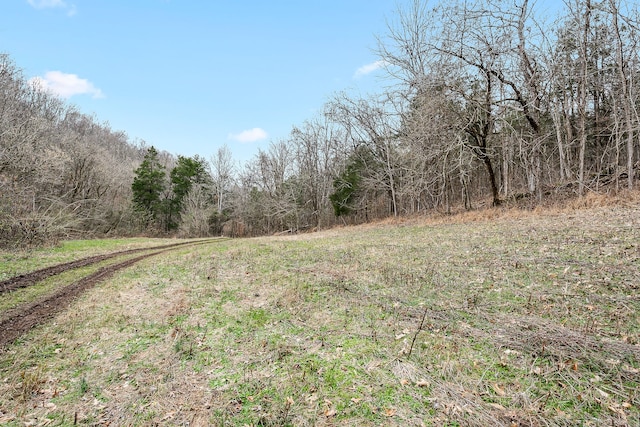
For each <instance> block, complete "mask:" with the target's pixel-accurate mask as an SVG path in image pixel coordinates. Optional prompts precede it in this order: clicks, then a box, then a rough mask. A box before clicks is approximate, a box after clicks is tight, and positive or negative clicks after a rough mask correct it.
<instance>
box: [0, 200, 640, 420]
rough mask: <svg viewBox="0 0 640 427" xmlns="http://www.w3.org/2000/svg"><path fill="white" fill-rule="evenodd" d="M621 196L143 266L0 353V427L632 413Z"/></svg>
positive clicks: (318, 236)
mask: <svg viewBox="0 0 640 427" xmlns="http://www.w3.org/2000/svg"><path fill="white" fill-rule="evenodd" d="M629 200H631V201H623V200H622V199H621V200H620V201H619V202H615V203H604V202H603V201H602V200H600V199H598V198H596V199H593V200H591V201H586V200H585V201H583V203H585V204H584V205H583V206H582V207H580V208H579V207H576V206H564V207H561V208H560V207H552V208H547V209H545V210H536V211H531V210H511V211H509V210H504V209H494V210H491V211H488V212H484V213H478V212H476V213H468V214H465V216H461V217H458V218H457V219H454V218H449V217H447V218H444V217H442V218H430V219H424V218H414V219H411V220H405V221H401V222H395V221H394V222H386V223H380V224H376V225H375V226H371V225H368V226H359V227H351V228H342V229H334V230H326V231H322V232H319V233H314V234H309V235H298V236H278V237H269V238H259V239H247V240H234V241H226V242H220V243H219V244H216V245H210V246H200V247H197V248H191V249H189V250H186V249H184V250H181V251H179V252H175V253H172V254H168V255H164V256H163V257H162V258H158V259H154V260H150V261H145V262H144V263H141V264H139V265H138V266H137V267H134V268H132V269H130V270H129V271H128V272H125V273H121V274H119V275H118V276H116V277H114V278H113V279H111V280H109V281H108V282H106V283H104V284H103V285H102V286H99V287H98V288H96V289H94V290H93V291H91V292H90V293H88V294H86V295H85V296H84V297H83V298H82V299H81V300H80V301H78V303H77V304H76V305H75V306H74V307H73V308H72V309H71V310H69V311H68V312H67V313H65V314H63V315H60V316H58V317H57V318H56V319H55V320H54V321H53V322H52V323H50V324H49V325H47V326H44V327H41V328H39V329H38V330H36V331H34V332H33V333H31V334H30V335H29V336H27V337H25V338H24V339H23V340H21V341H20V342H19V343H17V344H16V345H14V346H12V347H10V348H9V349H8V350H7V351H6V352H5V353H4V354H1V355H0V423H3V424H6V425H16V426H17V425H25V424H27V425H73V424H74V423H77V424H84V425H96V424H106V423H111V424H112V425H153V424H156V425H186V424H187V423H188V424H189V425H192V426H193V425H220V426H227V425H239V426H244V425H254V426H258V425H262V426H269V425H272V426H276V425H296V426H311V425H319V426H322V425H348V426H356V425H357V426H360V425H365V426H366V425H371V426H373V425H392V426H393V425H397V426H412V425H413V426H422V425H432V426H441V425H448V426H455V425H465V426H486V425H497V426H570V425H586V426H588V425H593V426H599V425H608V426H610V425H613V426H627V425H629V426H632V425H638V424H640V406H639V405H640V396H639V395H638V391H637V390H638V389H640V346H639V345H638V343H639V342H640V319H639V315H638V313H640V298H638V293H637V289H638V286H639V285H638V284H639V283H640V245H639V244H638V242H640V205H639V204H638V200H637V199H634V198H630V199H629ZM609 202H611V200H609ZM584 206H588V208H585V207H584ZM420 325H422V327H420Z"/></svg>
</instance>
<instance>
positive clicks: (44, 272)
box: [0, 239, 220, 295]
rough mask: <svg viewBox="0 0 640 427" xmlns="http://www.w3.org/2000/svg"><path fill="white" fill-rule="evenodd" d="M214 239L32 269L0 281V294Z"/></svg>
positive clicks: (93, 257) (99, 256) (154, 247)
mask: <svg viewBox="0 0 640 427" xmlns="http://www.w3.org/2000/svg"><path fill="white" fill-rule="evenodd" d="M214 240H216V241H217V240H220V239H209V240H202V241H198V242H180V243H171V244H169V245H161V246H151V247H145V248H137V249H127V250H124V251H117V252H111V253H108V254H103V255H94V256H90V257H87V258H82V259H79V260H75V261H70V262H65V263H62V264H56V265H52V266H50V267H46V268H42V269H40V270H36V271H32V272H30V273H25V274H20V275H17V276H14V277H11V278H9V279H7V280H3V281H2V282H0V295H2V294H3V293H5V292H11V291H15V290H16V289H21V288H26V287H29V286H31V285H33V284H35V283H37V282H39V281H41V280H44V279H46V278H48V277H51V276H55V275H58V274H61V273H64V272H65V271H69V270H74V269H76V268H82V267H86V266H89V265H92V264H96V263H99V262H102V261H105V260H108V259H111V258H116V257H119V256H122V255H128V254H134V253H138V252H144V251H152V250H157V249H169V248H174V247H179V246H184V245H193V244H197V243H208V242H210V241H214Z"/></svg>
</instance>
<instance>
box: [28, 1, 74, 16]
mask: <svg viewBox="0 0 640 427" xmlns="http://www.w3.org/2000/svg"><path fill="white" fill-rule="evenodd" d="M27 2H28V3H29V4H30V5H31V6H33V7H35V8H36V9H53V8H60V9H66V10H67V15H69V16H73V15H75V14H76V6H75V5H74V4H68V3H67V2H65V1H64V0H27Z"/></svg>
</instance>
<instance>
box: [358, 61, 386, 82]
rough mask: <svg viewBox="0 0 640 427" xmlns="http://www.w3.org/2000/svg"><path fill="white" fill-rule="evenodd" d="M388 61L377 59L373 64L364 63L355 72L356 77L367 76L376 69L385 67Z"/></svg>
mask: <svg viewBox="0 0 640 427" xmlns="http://www.w3.org/2000/svg"><path fill="white" fill-rule="evenodd" d="M386 64H387V63H386V62H385V61H376V62H372V63H371V64H367V65H363V66H362V67H360V68H358V69H357V70H356V72H355V73H354V74H353V78H354V79H359V78H360V77H363V76H366V75H367V74H371V73H373V72H374V71H376V70H378V69H380V68H382V67H384V66H385V65H386Z"/></svg>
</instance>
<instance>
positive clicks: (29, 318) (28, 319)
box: [0, 239, 219, 349]
mask: <svg viewBox="0 0 640 427" xmlns="http://www.w3.org/2000/svg"><path fill="white" fill-rule="evenodd" d="M218 240H219V239H212V240H206V241H200V242H186V243H175V244H171V245H164V246H156V247H151V248H149V247H147V248H140V249H130V250H126V251H119V252H113V253H110V254H105V255H98V256H93V257H88V258H84V259H81V260H77V261H72V262H67V263H63V264H58V265H54V266H51V267H47V268H44V269H41V270H38V271H34V272H32V273H28V274H24V275H20V276H16V277H13V278H11V279H9V280H5V281H4V282H1V283H0V294H1V293H3V292H8V291H9V290H14V289H19V288H23V287H27V286H30V285H32V284H34V283H36V282H38V281H40V280H43V279H45V278H47V277H50V276H53V275H56V274H60V273H63V272H65V271H69V270H73V269H76V268H80V267H84V266H87V265H91V264H95V263H97V262H100V261H103V260H106V259H110V258H115V257H117V256H122V255H126V254H131V253H135V252H141V251H149V250H153V249H162V250H158V251H155V252H151V253H147V254H144V255H140V256H137V257H135V258H130V259H128V260H126V261H122V262H119V263H116V264H112V265H109V266H106V267H102V268H100V269H99V270H98V271H96V272H94V273H92V274H90V275H88V276H86V277H84V278H82V279H80V280H78V281H77V282H74V283H72V284H70V285H68V286H65V287H63V288H62V289H59V290H57V291H56V292H55V293H53V294H51V295H47V296H46V297H44V298H42V299H41V300H39V301H36V302H33V303H31V304H26V305H24V306H21V307H17V308H16V309H14V310H11V312H10V313H9V316H8V317H6V318H5V319H4V320H2V321H0V349H1V348H2V347H4V346H6V345H7V344H9V343H11V342H13V341H14V340H15V339H16V338H18V337H20V336H21V335H23V334H24V333H26V332H28V331H29V330H31V329H32V328H34V327H35V326H37V325H40V324H42V323H45V322H46V321H48V320H49V319H51V318H52V317H53V316H54V315H55V314H57V313H59V312H61V311H63V310H65V309H66V308H67V307H68V306H69V305H70V304H71V302H73V300H75V299H76V298H77V297H78V296H79V295H80V294H82V293H83V292H84V291H86V290H87V289H89V288H91V287H93V286H94V285H96V284H97V283H99V282H101V281H103V280H106V279H108V278H109V277H111V276H112V275H113V274H114V273H115V272H117V271H119V270H122V269H124V268H127V267H130V266H131V265H133V264H135V263H136V262H138V261H141V260H143V259H145V258H149V257H152V256H155V255H158V254H161V253H164V252H167V251H169V250H172V249H176V248H177V247H181V246H185V245H194V246H195V245H200V244H207V243H213V242H215V241H218Z"/></svg>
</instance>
